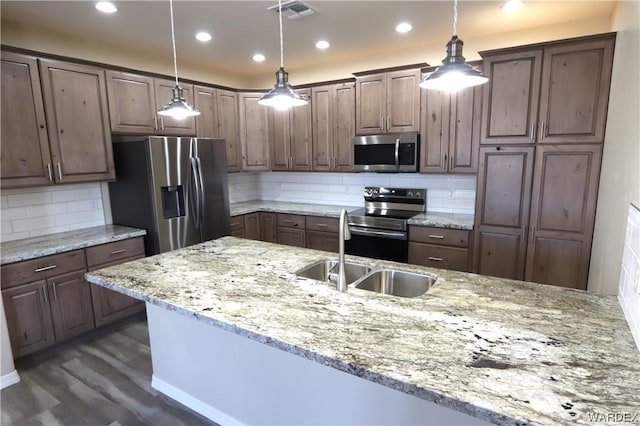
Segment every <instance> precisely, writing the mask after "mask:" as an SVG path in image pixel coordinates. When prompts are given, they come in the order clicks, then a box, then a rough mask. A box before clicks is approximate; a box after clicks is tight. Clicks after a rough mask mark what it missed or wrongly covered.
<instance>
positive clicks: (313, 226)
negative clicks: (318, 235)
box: [307, 216, 340, 232]
mask: <svg viewBox="0 0 640 426" xmlns="http://www.w3.org/2000/svg"><path fill="white" fill-rule="evenodd" d="M339 227H340V221H339V220H338V219H334V218H332V217H320V216H307V229H309V230H313V231H325V232H338V230H339V229H338V228H339Z"/></svg>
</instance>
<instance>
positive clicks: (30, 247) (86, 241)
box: [0, 225, 147, 265]
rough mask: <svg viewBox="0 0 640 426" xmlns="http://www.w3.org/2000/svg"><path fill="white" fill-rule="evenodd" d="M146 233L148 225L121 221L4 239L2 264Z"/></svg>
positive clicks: (0, 259)
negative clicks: (120, 222)
mask: <svg viewBox="0 0 640 426" xmlns="http://www.w3.org/2000/svg"><path fill="white" fill-rule="evenodd" d="M146 233H147V231H145V230H144V229H136V228H129V227H127V226H120V225H104V226H94V227H92V228H84V229H78V230H75V231H67V232H59V233H57V234H49V235H43V236H40V237H33V238H25V239H22V240H15V241H6V242H4V241H3V242H2V244H0V252H1V254H0V264H2V265H6V264H8V263H14V262H20V261H22V260H29V259H35V258H37V257H44V256H49V255H52V254H57V253H64V252H66V251H71V250H77V249H82V248H86V247H91V246H97V245H100V244H105V243H111V242H113V241H120V240H126V239H128V238H134V237H140V236H143V235H145V234H146Z"/></svg>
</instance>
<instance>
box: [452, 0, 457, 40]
mask: <svg viewBox="0 0 640 426" xmlns="http://www.w3.org/2000/svg"><path fill="white" fill-rule="evenodd" d="M453 35H454V36H455V35H458V0H453Z"/></svg>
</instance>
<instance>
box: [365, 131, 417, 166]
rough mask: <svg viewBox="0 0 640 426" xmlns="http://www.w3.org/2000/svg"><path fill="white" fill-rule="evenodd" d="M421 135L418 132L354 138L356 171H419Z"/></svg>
mask: <svg viewBox="0 0 640 426" xmlns="http://www.w3.org/2000/svg"><path fill="white" fill-rule="evenodd" d="M419 145H420V137H419V135H418V133H417V132H411V133H388V134H386V135H371V136H356V137H354V138H353V170H354V171H356V172H417V171H418V163H419V161H420V160H419V158H420V157H419Z"/></svg>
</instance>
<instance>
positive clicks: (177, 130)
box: [153, 78, 196, 136]
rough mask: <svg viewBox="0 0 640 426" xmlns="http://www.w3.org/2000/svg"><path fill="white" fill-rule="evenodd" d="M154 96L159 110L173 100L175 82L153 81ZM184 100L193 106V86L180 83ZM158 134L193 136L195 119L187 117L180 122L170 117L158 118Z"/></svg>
mask: <svg viewBox="0 0 640 426" xmlns="http://www.w3.org/2000/svg"><path fill="white" fill-rule="evenodd" d="M153 84H154V88H155V94H156V108H157V109H160V108H162V107H163V106H165V105H167V104H168V103H169V102H171V99H173V88H174V87H175V86H176V82H175V80H162V79H157V78H156V79H154V80H153ZM180 87H182V90H183V95H184V100H185V101H187V103H188V104H189V105H193V85H191V84H183V83H180ZM158 132H159V133H160V134H161V135H176V136H195V134H196V120H195V117H187V118H184V119H181V120H178V119H176V118H171V117H166V116H165V117H163V116H158Z"/></svg>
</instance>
